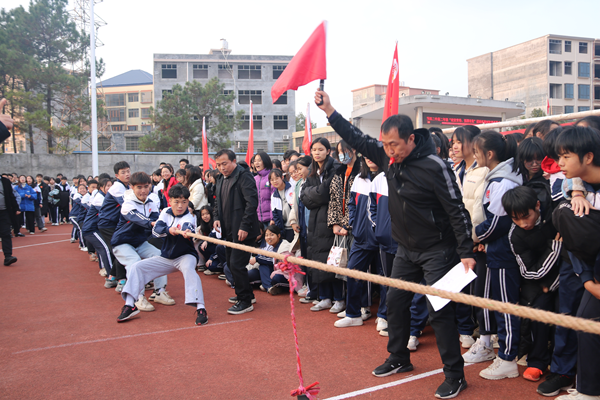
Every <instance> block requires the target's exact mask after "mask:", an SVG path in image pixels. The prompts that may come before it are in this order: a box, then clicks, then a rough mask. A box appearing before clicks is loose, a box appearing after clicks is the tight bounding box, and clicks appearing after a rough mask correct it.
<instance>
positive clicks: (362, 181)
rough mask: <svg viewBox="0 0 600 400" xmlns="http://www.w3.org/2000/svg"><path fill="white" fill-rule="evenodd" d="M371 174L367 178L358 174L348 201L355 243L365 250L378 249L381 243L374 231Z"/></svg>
mask: <svg viewBox="0 0 600 400" xmlns="http://www.w3.org/2000/svg"><path fill="white" fill-rule="evenodd" d="M370 177H371V174H370V173H369V176H368V177H367V178H361V177H360V175H357V176H356V178H354V182H352V187H350V199H349V200H350V201H349V202H348V223H349V224H350V226H351V227H352V235H353V236H354V243H353V244H352V246H360V248H361V249H364V250H378V249H379V243H377V239H376V238H375V232H374V231H373V226H374V223H373V221H372V220H371V210H370V207H371V196H370V195H371V179H370Z"/></svg>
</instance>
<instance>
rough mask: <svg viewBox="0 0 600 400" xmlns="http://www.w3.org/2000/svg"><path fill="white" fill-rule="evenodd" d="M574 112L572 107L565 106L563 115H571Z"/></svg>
mask: <svg viewBox="0 0 600 400" xmlns="http://www.w3.org/2000/svg"><path fill="white" fill-rule="evenodd" d="M574 112H575V107H574V106H565V114H572V113H574Z"/></svg>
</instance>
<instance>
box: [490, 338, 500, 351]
mask: <svg viewBox="0 0 600 400" xmlns="http://www.w3.org/2000/svg"><path fill="white" fill-rule="evenodd" d="M491 342H492V347H493V348H495V349H499V348H500V343H499V342H498V335H492V339H491Z"/></svg>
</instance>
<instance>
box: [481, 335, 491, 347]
mask: <svg viewBox="0 0 600 400" xmlns="http://www.w3.org/2000/svg"><path fill="white" fill-rule="evenodd" d="M479 339H481V341H482V342H483V344H485V347H492V335H481V336H479Z"/></svg>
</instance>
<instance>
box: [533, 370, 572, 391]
mask: <svg viewBox="0 0 600 400" xmlns="http://www.w3.org/2000/svg"><path fill="white" fill-rule="evenodd" d="M572 387H573V378H572V377H570V376H567V375H558V374H554V375H553V376H551V377H550V378H548V379H547V380H546V381H544V382H542V383H540V384H539V386H538V388H537V392H538V393H539V394H541V395H542V396H548V397H552V396H556V395H558V394H559V393H560V391H561V390H568V389H571V388H572Z"/></svg>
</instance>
